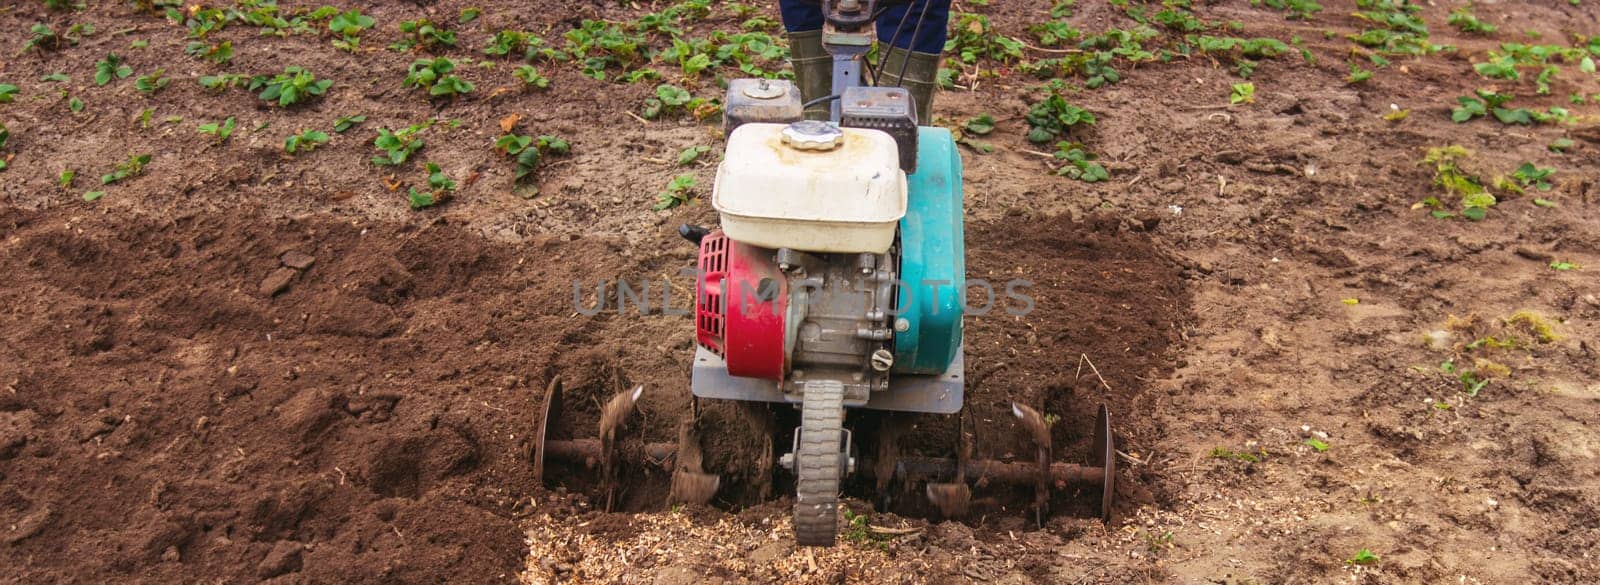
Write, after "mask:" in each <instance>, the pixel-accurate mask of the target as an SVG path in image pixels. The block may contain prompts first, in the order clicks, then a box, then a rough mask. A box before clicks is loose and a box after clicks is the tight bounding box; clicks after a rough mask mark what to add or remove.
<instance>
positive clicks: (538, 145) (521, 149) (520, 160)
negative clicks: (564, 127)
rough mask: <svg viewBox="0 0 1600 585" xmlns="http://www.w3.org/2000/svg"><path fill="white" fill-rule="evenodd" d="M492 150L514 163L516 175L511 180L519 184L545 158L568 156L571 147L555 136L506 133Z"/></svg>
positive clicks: (530, 192) (529, 175)
mask: <svg viewBox="0 0 1600 585" xmlns="http://www.w3.org/2000/svg"><path fill="white" fill-rule="evenodd" d="M494 149H495V150H498V151H500V152H501V153H503V154H505V155H506V156H509V157H511V158H512V159H513V160H515V161H516V165H517V173H516V177H515V178H514V179H512V180H513V181H514V182H517V183H521V182H523V181H524V180H526V179H527V178H528V177H531V176H533V173H534V171H536V170H538V169H539V163H540V162H541V161H543V160H544V157H545V156H547V155H565V154H570V153H571V152H572V145H571V144H569V143H568V142H567V141H566V140H564V139H562V138H559V137H556V136H549V135H545V136H540V137H538V138H534V137H532V136H520V135H517V134H515V133H507V134H506V135H504V136H501V137H500V138H499V139H497V140H495V141H494ZM537 193H538V191H537V190H532V191H526V192H524V193H523V196H524V197H532V196H533V195H534V194H537Z"/></svg>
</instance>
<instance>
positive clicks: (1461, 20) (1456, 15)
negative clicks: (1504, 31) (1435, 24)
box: [1445, 5, 1500, 35]
mask: <svg viewBox="0 0 1600 585" xmlns="http://www.w3.org/2000/svg"><path fill="white" fill-rule="evenodd" d="M1445 22H1446V23H1448V24H1449V25H1450V26H1453V27H1456V28H1458V29H1461V32H1464V33H1477V34H1482V35H1492V34H1494V33H1495V31H1497V30H1500V28H1499V27H1497V26H1495V25H1492V24H1487V23H1485V22H1483V21H1481V20H1478V17H1476V16H1473V14H1472V6H1471V5H1467V6H1462V7H1460V8H1457V9H1455V10H1452V11H1450V16H1449V17H1448V18H1447V19H1446V20H1445Z"/></svg>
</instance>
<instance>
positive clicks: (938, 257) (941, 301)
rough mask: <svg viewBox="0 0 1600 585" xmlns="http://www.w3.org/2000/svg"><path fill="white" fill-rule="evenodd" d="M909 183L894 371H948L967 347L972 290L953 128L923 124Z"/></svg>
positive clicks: (902, 235)
mask: <svg viewBox="0 0 1600 585" xmlns="http://www.w3.org/2000/svg"><path fill="white" fill-rule="evenodd" d="M906 182H907V188H908V191H909V192H908V193H907V195H906V215H905V217H904V218H902V219H901V220H900V282H901V285H900V291H899V297H898V301H897V302H898V305H897V318H896V320H895V334H894V366H893V367H892V369H891V370H890V371H891V372H893V373H900V374H943V373H945V370H946V369H947V368H949V366H950V363H951V361H952V360H954V359H955V358H956V355H957V353H958V352H960V351H961V315H962V295H963V294H964V293H965V291H966V288H967V284H966V283H967V246H966V240H965V233H964V229H963V222H962V218H963V216H962V210H961V152H960V151H958V150H956V141H955V137H953V136H951V134H950V131H949V130H946V129H944V128H931V127H926V126H924V127H921V128H918V129H917V172H916V173H914V174H912V175H910V176H907V177H906Z"/></svg>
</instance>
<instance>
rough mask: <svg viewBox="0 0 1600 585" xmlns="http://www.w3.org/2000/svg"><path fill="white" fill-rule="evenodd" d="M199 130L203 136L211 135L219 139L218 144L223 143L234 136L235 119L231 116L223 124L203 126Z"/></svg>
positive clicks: (206, 124)
mask: <svg viewBox="0 0 1600 585" xmlns="http://www.w3.org/2000/svg"><path fill="white" fill-rule="evenodd" d="M199 130H200V132H201V133H202V134H210V135H212V136H215V137H217V142H222V141H224V140H227V139H228V137H229V136H233V117H231V116H230V117H228V119H227V120H223V121H221V122H209V123H205V124H201V125H200V127H199Z"/></svg>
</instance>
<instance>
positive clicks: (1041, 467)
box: [1011, 402, 1050, 527]
mask: <svg viewBox="0 0 1600 585" xmlns="http://www.w3.org/2000/svg"><path fill="white" fill-rule="evenodd" d="M1011 414H1013V415H1015V416H1016V417H1017V419H1018V420H1019V423H1018V424H1020V425H1022V429H1023V430H1024V431H1026V432H1027V434H1028V437H1029V438H1030V439H1031V440H1032V441H1033V446H1034V449H1035V460H1036V461H1035V465H1036V467H1035V469H1037V470H1038V474H1039V476H1038V479H1037V480H1035V481H1034V487H1033V520H1034V522H1035V523H1036V524H1038V525H1039V526H1040V527H1043V526H1044V516H1045V513H1046V511H1047V510H1046V507H1047V506H1049V505H1050V423H1049V421H1046V420H1045V418H1044V415H1042V414H1039V411H1037V410H1034V409H1033V408H1032V407H1030V406H1028V405H1026V404H1017V403H1015V402H1013V403H1011Z"/></svg>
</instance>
